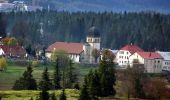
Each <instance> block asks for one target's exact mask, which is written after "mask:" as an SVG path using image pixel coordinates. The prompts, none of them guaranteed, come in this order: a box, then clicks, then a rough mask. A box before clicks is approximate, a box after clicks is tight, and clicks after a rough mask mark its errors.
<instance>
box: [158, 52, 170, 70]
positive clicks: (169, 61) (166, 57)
mask: <svg viewBox="0 0 170 100" xmlns="http://www.w3.org/2000/svg"><path fill="white" fill-rule="evenodd" d="M157 53H159V54H160V55H161V56H162V57H163V61H162V70H163V71H170V52H161V51H157Z"/></svg>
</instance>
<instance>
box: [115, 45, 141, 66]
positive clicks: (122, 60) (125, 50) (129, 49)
mask: <svg viewBox="0 0 170 100" xmlns="http://www.w3.org/2000/svg"><path fill="white" fill-rule="evenodd" d="M143 51H144V50H143V49H142V48H140V47H138V46H137V45H132V44H130V45H129V44H128V45H125V46H124V47H122V48H121V49H120V50H119V51H118V52H117V55H116V60H117V61H116V62H117V63H118V65H119V66H120V67H121V68H123V69H124V68H126V67H127V66H128V65H129V63H130V62H129V57H130V56H131V55H133V54H134V53H135V52H143Z"/></svg>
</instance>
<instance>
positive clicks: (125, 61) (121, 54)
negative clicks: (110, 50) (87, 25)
mask: <svg viewBox="0 0 170 100" xmlns="http://www.w3.org/2000/svg"><path fill="white" fill-rule="evenodd" d="M130 55H131V53H130V52H129V51H126V50H119V51H118V53H117V55H116V59H117V63H118V65H119V66H121V67H122V68H123V67H125V68H126V67H127V65H129V63H130V62H129V57H130Z"/></svg>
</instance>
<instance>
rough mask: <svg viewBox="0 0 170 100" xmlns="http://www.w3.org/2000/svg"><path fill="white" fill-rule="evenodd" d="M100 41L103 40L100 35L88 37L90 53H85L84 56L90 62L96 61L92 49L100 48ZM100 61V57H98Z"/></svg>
mask: <svg viewBox="0 0 170 100" xmlns="http://www.w3.org/2000/svg"><path fill="white" fill-rule="evenodd" d="M100 41H101V39H100V37H87V38H86V42H87V43H88V44H89V51H88V54H89V55H84V57H85V59H86V61H87V62H88V63H94V62H95V59H94V57H93V56H92V51H93V49H97V50H100ZM85 51H86V50H85ZM98 62H99V59H98Z"/></svg>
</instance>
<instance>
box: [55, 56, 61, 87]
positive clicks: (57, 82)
mask: <svg viewBox="0 0 170 100" xmlns="http://www.w3.org/2000/svg"><path fill="white" fill-rule="evenodd" d="M60 81H61V73H60V69H59V62H58V59H57V60H56V66H55V72H54V88H55V89H60V88H61V86H60Z"/></svg>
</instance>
